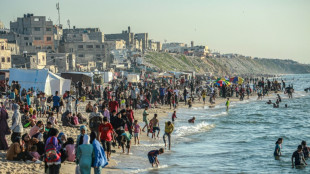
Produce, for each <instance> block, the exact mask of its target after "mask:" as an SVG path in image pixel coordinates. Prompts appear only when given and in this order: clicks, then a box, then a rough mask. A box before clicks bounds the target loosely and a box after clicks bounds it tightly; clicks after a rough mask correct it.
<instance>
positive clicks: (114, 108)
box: [109, 101, 118, 113]
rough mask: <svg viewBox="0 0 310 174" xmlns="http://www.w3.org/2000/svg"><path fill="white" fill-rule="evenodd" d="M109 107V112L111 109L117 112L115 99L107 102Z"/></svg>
mask: <svg viewBox="0 0 310 174" xmlns="http://www.w3.org/2000/svg"><path fill="white" fill-rule="evenodd" d="M109 108H110V112H111V113H112V111H113V110H115V111H116V112H117V108H118V102H117V101H110V102H109Z"/></svg>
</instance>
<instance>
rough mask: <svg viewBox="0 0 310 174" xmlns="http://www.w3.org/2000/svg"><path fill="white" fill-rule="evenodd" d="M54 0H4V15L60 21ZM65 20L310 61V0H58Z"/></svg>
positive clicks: (0, 7) (0, 14) (0, 6)
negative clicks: (32, 16) (32, 15)
mask: <svg viewBox="0 0 310 174" xmlns="http://www.w3.org/2000/svg"><path fill="white" fill-rule="evenodd" d="M56 2H58V1H54V0H0V20H1V21H2V22H4V24H5V25H6V26H7V27H9V23H10V21H12V20H14V19H16V18H17V17H22V16H23V14H24V13H34V15H40V16H47V18H50V19H51V20H52V21H53V22H54V23H56V22H57V11H56ZM59 2H60V10H61V23H62V24H63V25H64V28H67V27H68V25H67V20H68V19H70V21H71V26H73V25H75V26H76V27H99V28H100V29H101V31H103V32H104V33H118V32H121V31H122V30H125V29H127V26H129V25H130V26H131V30H132V31H133V32H135V33H138V32H148V33H149V38H151V39H154V40H158V41H162V42H164V40H167V42H185V43H187V44H190V41H191V40H193V41H195V45H198V44H201V45H208V46H209V48H210V49H212V50H216V51H220V52H221V53H240V54H244V55H249V56H253V57H256V56H257V57H266V58H269V57H270V58H284V59H293V60H297V61H299V62H301V63H310V52H309V51H310V0H89V1H87V0H83V1H82V0H62V1H61V0H59Z"/></svg>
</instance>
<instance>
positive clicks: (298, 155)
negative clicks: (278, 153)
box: [291, 145, 307, 168]
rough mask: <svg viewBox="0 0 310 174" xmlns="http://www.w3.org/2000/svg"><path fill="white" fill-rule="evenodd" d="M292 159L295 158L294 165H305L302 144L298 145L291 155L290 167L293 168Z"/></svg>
mask: <svg viewBox="0 0 310 174" xmlns="http://www.w3.org/2000/svg"><path fill="white" fill-rule="evenodd" d="M294 159H295V167H296V168H298V167H301V166H304V165H307V163H306V160H305V158H304V153H303V152H302V145H299V146H298V148H297V150H296V151H295V152H294V153H293V155H292V158H291V160H292V168H294Z"/></svg>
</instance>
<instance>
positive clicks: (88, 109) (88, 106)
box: [86, 102, 93, 113]
mask: <svg viewBox="0 0 310 174" xmlns="http://www.w3.org/2000/svg"><path fill="white" fill-rule="evenodd" d="M86 112H87V113H92V112H93V106H92V104H91V102H88V104H87V105H86Z"/></svg>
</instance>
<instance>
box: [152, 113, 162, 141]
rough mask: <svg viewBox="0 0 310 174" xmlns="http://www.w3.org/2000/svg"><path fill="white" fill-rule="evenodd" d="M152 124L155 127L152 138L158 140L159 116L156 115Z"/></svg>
mask: <svg viewBox="0 0 310 174" xmlns="http://www.w3.org/2000/svg"><path fill="white" fill-rule="evenodd" d="M150 122H151V124H152V127H153V133H152V138H154V139H156V131H158V133H157V138H158V137H159V132H160V128H159V121H158V119H157V114H154V117H153V119H152V120H151V121H150Z"/></svg>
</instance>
